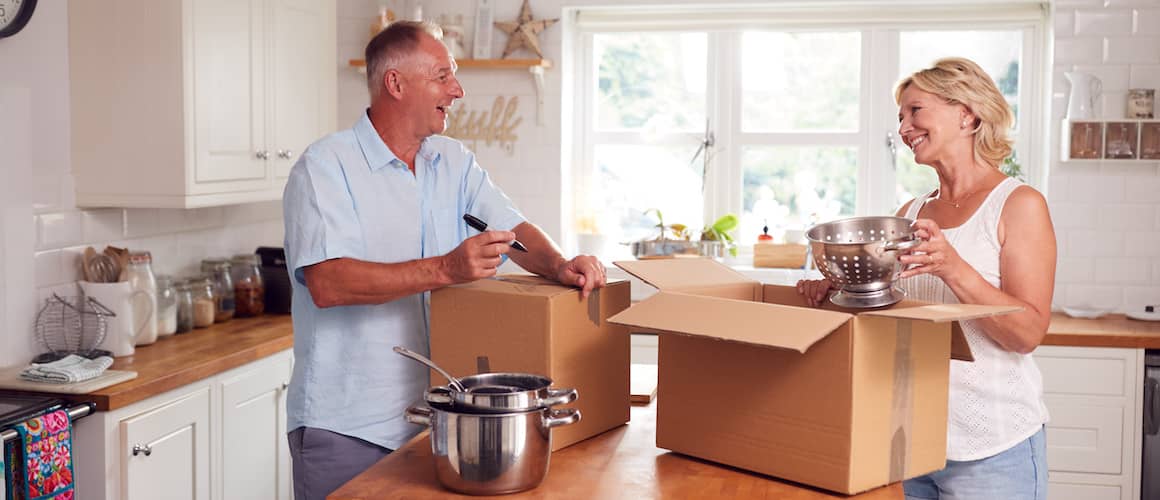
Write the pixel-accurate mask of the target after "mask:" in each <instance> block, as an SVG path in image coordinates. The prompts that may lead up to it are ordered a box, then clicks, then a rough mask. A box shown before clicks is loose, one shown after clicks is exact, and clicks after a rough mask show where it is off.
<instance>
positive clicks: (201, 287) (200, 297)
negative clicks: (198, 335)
mask: <svg viewBox="0 0 1160 500" xmlns="http://www.w3.org/2000/svg"><path fill="white" fill-rule="evenodd" d="M189 289H190V292H191V293H192V295H193V327H194V328H205V327H207V326H210V325H212V324H213V320H214V316H215V315H216V313H215V308H216V307H217V306H216V305H215V302H216V297H215V295H214V286H213V282H212V281H210V279H209V278H206V277H204V276H203V277H199V278H193V279H191V280H189Z"/></svg>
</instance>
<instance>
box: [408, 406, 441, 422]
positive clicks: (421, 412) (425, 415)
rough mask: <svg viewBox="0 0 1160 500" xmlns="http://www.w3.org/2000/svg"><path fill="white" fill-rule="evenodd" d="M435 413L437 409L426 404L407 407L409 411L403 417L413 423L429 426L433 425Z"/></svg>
mask: <svg viewBox="0 0 1160 500" xmlns="http://www.w3.org/2000/svg"><path fill="white" fill-rule="evenodd" d="M434 414H435V411H434V410H432V409H431V408H428V407H426V406H412V407H410V408H407V413H404V414H403V418H405V419H406V420H407V421H408V422H410V423H412V424H419V425H427V426H429V425H431V416H432V415H434Z"/></svg>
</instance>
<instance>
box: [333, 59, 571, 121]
mask: <svg viewBox="0 0 1160 500" xmlns="http://www.w3.org/2000/svg"><path fill="white" fill-rule="evenodd" d="M455 63H456V64H457V65H458V66H459V69H465V68H471V69H527V70H528V73H531V75H532V82H533V84H534V85H535V86H536V123H539V124H541V125H542V124H543V123H544V70H545V69H547V68H551V67H552V61H550V60H548V59H457V60H456V61H455ZM347 64H348V65H349V66H350V67H352V68H355V69H356V70H357V71H358V72H359V73H363V74H366V72H367V62H366V61H365V60H363V59H351V60H350V61H349V62H348V63H347Z"/></svg>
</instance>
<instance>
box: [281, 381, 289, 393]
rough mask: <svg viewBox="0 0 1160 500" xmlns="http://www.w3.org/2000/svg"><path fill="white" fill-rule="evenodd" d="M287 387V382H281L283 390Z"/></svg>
mask: <svg viewBox="0 0 1160 500" xmlns="http://www.w3.org/2000/svg"><path fill="white" fill-rule="evenodd" d="M287 387H290V384H287V383H286V382H282V390H283V391H284V390H286V388H287Z"/></svg>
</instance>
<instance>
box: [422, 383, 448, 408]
mask: <svg viewBox="0 0 1160 500" xmlns="http://www.w3.org/2000/svg"><path fill="white" fill-rule="evenodd" d="M427 402H428V403H436V404H443V405H449V404H452V403H454V402H455V399H454V398H453V397H452V396H451V389H449V388H447V387H441V386H437V387H432V388H431V389H429V390H428V391H427Z"/></svg>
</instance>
